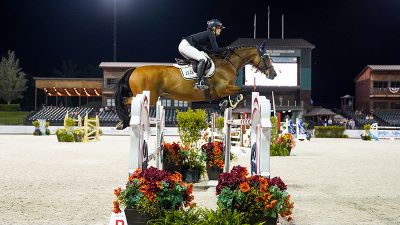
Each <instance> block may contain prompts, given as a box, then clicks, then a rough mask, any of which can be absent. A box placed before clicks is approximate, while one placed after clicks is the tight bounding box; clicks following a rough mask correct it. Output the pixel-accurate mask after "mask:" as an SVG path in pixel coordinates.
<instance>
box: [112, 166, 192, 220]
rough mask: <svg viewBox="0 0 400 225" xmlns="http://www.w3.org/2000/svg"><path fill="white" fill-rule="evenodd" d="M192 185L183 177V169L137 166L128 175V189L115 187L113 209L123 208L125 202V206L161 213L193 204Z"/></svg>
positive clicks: (140, 210)
mask: <svg viewBox="0 0 400 225" xmlns="http://www.w3.org/2000/svg"><path fill="white" fill-rule="evenodd" d="M192 188H193V184H191V183H189V184H187V183H185V182H183V181H182V175H181V174H180V173H173V174H171V173H169V172H167V171H163V170H159V169H157V168H154V167H150V168H148V169H145V170H143V171H142V170H141V169H137V170H136V171H135V172H134V173H133V174H132V175H130V176H129V178H128V182H127V183H126V189H125V190H122V188H120V187H119V188H117V189H115V190H114V194H115V196H116V200H115V201H114V202H113V204H114V210H113V212H115V213H119V212H121V210H120V205H121V204H122V205H124V206H125V208H131V209H136V210H138V212H139V213H142V214H147V215H151V216H153V217H158V216H160V215H162V214H163V211H164V210H169V209H181V208H183V207H189V206H190V207H192V206H193V203H192V200H193V198H194V197H193V195H192Z"/></svg>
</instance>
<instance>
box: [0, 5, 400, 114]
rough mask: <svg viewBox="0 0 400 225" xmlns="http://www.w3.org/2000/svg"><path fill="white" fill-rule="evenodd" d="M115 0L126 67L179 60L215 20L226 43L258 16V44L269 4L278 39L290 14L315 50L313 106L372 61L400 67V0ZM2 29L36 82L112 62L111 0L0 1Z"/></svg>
mask: <svg viewBox="0 0 400 225" xmlns="http://www.w3.org/2000/svg"><path fill="white" fill-rule="evenodd" d="M117 1H118V6H117V7H118V8H117V11H118V14H117V15H118V18H117V60H118V61H127V62H172V61H173V59H174V57H177V56H179V52H178V50H177V46H178V44H179V41H180V39H181V37H183V36H186V35H189V34H192V33H195V32H199V31H203V30H205V26H206V21H207V20H209V19H212V18H217V19H219V20H221V21H222V22H223V24H224V26H226V27H227V29H225V30H224V31H223V32H222V35H221V36H220V37H218V42H219V45H220V46H224V45H228V44H230V43H231V42H233V41H235V40H236V39H237V38H252V37H253V17H254V14H255V13H256V14H257V38H266V37H267V6H268V5H269V6H270V10H271V18H270V19H271V20H270V25H271V27H270V37H271V38H281V15H282V13H283V14H285V38H303V39H305V40H307V41H309V42H310V43H312V44H314V45H315V46H316V48H315V49H314V50H313V52H312V61H313V64H312V99H313V100H314V104H315V105H325V106H337V105H339V103H340V101H339V97H340V96H343V95H345V94H351V95H354V82H353V79H354V78H355V77H356V75H357V74H358V73H359V72H361V70H362V69H363V68H364V67H365V66H366V65H369V64H387V65H390V64H400V60H399V58H400V57H399V49H400V47H399V41H400V29H399V28H400V14H399V12H400V1H398V0H382V1H373V0H359V1H355V0H351V1H345V0H342V1H306V0H303V1H299V0H298V1H285V0H270V1H265V0H264V1H253V0H246V1H243V0H231V1H217V0H202V1H189V0H117ZM0 28H1V33H0V34H1V35H0V54H1V55H4V54H5V53H6V52H7V50H8V49H11V50H14V51H16V54H17V57H18V58H19V59H20V63H21V66H22V68H23V70H24V71H25V72H26V73H27V74H28V76H29V77H32V76H52V71H53V70H54V68H55V67H57V66H58V65H60V64H61V62H62V61H63V60H68V59H70V60H72V62H73V63H75V64H77V65H79V66H80V67H85V66H87V65H89V64H91V65H96V66H97V65H98V64H99V63H100V62H102V61H112V59H113V0H40V1H33V0H14V1H11V0H8V1H1V3H0ZM25 95H27V94H25ZM28 98H29V97H28ZM24 102H30V101H26V100H25V101H24ZM32 102H33V101H32ZM32 104H33V103H32Z"/></svg>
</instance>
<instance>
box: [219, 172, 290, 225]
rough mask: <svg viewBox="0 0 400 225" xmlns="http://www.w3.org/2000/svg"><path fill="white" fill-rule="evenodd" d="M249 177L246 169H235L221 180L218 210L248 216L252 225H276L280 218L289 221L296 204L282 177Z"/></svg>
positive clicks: (221, 177) (222, 176)
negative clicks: (235, 211) (236, 212)
mask: <svg viewBox="0 0 400 225" xmlns="http://www.w3.org/2000/svg"><path fill="white" fill-rule="evenodd" d="M247 175H248V172H247V169H246V168H244V167H241V166H235V167H233V169H232V170H231V172H229V173H222V174H221V175H220V176H219V178H218V185H217V187H216V190H217V196H218V202H217V204H218V207H220V208H221V209H222V210H228V211H232V210H238V211H239V212H245V213H247V216H248V218H250V219H249V223H250V224H257V223H259V222H265V223H264V224H276V223H277V220H278V215H280V216H281V217H287V219H288V220H289V221H290V220H291V217H290V215H291V214H292V210H293V204H294V203H293V202H292V201H291V200H290V195H289V194H288V192H287V188H286V185H285V183H283V181H282V180H281V179H280V178H279V177H274V178H272V179H269V178H264V177H262V176H259V175H254V176H247Z"/></svg>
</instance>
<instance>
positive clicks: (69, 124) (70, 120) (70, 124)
mask: <svg viewBox="0 0 400 225" xmlns="http://www.w3.org/2000/svg"><path fill="white" fill-rule="evenodd" d="M74 126H75V120H74V118H71V117H68V118H67V119H66V120H65V128H70V127H74Z"/></svg>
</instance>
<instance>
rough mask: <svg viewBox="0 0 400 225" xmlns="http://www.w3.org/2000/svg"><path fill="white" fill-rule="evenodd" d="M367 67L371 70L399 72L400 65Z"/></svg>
mask: <svg viewBox="0 0 400 225" xmlns="http://www.w3.org/2000/svg"><path fill="white" fill-rule="evenodd" d="M367 67H369V68H371V69H372V70H383V71H390V70H400V65H368V66H367Z"/></svg>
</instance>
